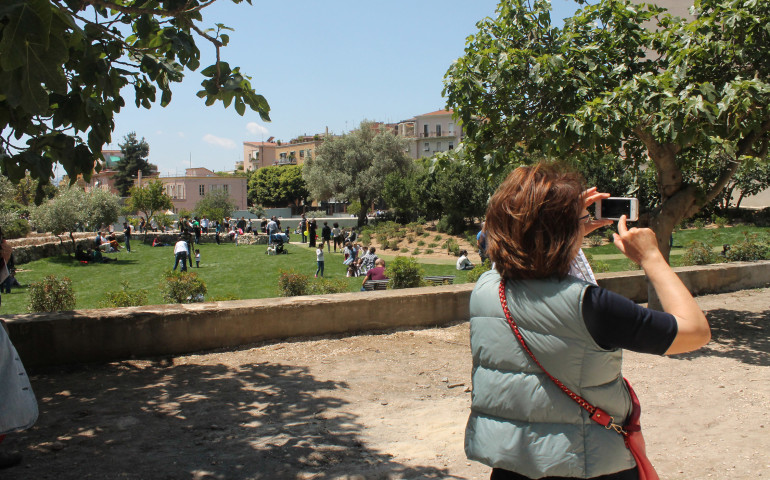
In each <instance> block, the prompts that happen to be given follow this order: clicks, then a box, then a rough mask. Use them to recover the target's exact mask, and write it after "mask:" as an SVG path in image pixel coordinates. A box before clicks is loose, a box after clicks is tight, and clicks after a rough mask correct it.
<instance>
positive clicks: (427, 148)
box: [423, 142, 430, 152]
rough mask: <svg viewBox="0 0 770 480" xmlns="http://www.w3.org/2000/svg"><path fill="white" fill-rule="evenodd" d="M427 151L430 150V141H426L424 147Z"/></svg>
mask: <svg viewBox="0 0 770 480" xmlns="http://www.w3.org/2000/svg"><path fill="white" fill-rule="evenodd" d="M423 150H425V151H426V152H430V142H425V147H424V148H423Z"/></svg>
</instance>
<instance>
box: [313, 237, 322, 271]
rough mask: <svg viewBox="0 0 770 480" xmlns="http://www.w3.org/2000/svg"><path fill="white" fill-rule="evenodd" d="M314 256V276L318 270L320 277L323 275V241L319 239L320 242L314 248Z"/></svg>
mask: <svg viewBox="0 0 770 480" xmlns="http://www.w3.org/2000/svg"><path fill="white" fill-rule="evenodd" d="M315 258H316V261H317V262H318V269H317V270H316V271H315V277H316V278H318V272H321V278H323V276H324V241H323V240H321V243H320V244H319V245H318V248H316V249H315Z"/></svg>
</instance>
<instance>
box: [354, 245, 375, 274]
mask: <svg viewBox="0 0 770 480" xmlns="http://www.w3.org/2000/svg"><path fill="white" fill-rule="evenodd" d="M365 250H366V249H364V251H365ZM376 251H377V249H376V248H375V247H369V251H368V252H366V253H364V255H363V256H361V260H360V262H359V266H360V269H361V273H366V272H367V271H368V270H369V269H370V268H373V267H374V264H375V263H376V262H377V259H378V258H379V257H378V256H377V255H375V254H374V252H376Z"/></svg>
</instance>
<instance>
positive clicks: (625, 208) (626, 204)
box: [596, 197, 639, 222]
mask: <svg viewBox="0 0 770 480" xmlns="http://www.w3.org/2000/svg"><path fill="white" fill-rule="evenodd" d="M622 215H625V216H626V220H628V221H629V222H635V221H637V220H639V200H637V199H636V198H622V197H610V198H605V199H603V200H597V202H596V218H597V219H599V218H607V219H610V220H620V217H621V216H622Z"/></svg>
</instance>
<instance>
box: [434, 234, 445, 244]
mask: <svg viewBox="0 0 770 480" xmlns="http://www.w3.org/2000/svg"><path fill="white" fill-rule="evenodd" d="M442 238H444V237H442V236H441V235H436V236H435V237H433V240H435V241H437V242H440V241H441V239H442Z"/></svg>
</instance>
